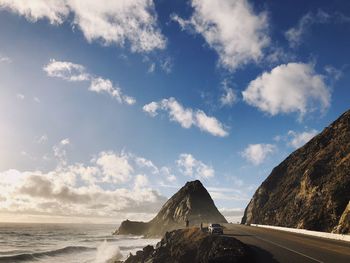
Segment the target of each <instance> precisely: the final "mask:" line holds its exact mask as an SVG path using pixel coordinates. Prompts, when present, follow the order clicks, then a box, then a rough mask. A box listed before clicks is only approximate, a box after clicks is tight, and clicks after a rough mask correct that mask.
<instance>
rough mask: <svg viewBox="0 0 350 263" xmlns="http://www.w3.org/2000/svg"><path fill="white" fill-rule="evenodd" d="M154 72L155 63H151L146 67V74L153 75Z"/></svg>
mask: <svg viewBox="0 0 350 263" xmlns="http://www.w3.org/2000/svg"><path fill="white" fill-rule="evenodd" d="M155 70H156V64H155V63H151V64H150V65H149V67H148V70H147V72H148V73H153V72H154V71H155Z"/></svg>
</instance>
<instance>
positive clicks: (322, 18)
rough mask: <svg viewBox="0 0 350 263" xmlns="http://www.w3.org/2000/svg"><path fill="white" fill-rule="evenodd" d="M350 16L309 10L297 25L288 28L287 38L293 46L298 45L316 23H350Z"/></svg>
mask: <svg viewBox="0 0 350 263" xmlns="http://www.w3.org/2000/svg"><path fill="white" fill-rule="evenodd" d="M348 22H350V17H349V16H345V15H343V14H341V13H327V12H325V11H323V10H320V9H319V10H317V12H308V13H307V14H305V15H304V16H303V17H302V18H301V19H300V20H299V22H298V24H297V25H296V26H295V27H292V28H290V29H288V30H287V31H286V33H285V37H286V39H287V40H288V41H289V45H290V46H291V47H297V46H299V45H300V44H301V42H302V38H303V36H304V35H305V34H306V32H307V31H308V30H309V29H310V27H311V26H312V25H315V24H326V23H348Z"/></svg>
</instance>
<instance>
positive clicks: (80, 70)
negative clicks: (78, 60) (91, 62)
mask: <svg viewBox="0 0 350 263" xmlns="http://www.w3.org/2000/svg"><path fill="white" fill-rule="evenodd" d="M43 70H44V71H45V72H46V73H47V75H48V76H50V77H57V78H62V79H64V80H68V81H86V80H89V79H90V75H89V74H87V73H86V70H85V67H84V66H82V65H79V64H74V63H72V62H69V61H56V60H54V59H51V60H50V63H48V64H47V65H46V66H45V67H44V68H43Z"/></svg>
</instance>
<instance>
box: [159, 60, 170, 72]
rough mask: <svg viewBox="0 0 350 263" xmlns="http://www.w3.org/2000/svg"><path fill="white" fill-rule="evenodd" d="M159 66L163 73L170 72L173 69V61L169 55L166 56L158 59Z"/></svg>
mask: <svg viewBox="0 0 350 263" xmlns="http://www.w3.org/2000/svg"><path fill="white" fill-rule="evenodd" d="M160 68H161V69H162V70H163V71H164V72H165V73H168V74H169V73H171V71H172V70H173V61H172V60H171V58H170V57H166V58H165V59H163V60H161V61H160Z"/></svg>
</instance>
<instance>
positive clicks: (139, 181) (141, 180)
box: [134, 174, 149, 189]
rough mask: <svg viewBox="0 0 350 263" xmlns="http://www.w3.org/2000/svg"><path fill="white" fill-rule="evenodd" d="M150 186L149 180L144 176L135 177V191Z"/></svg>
mask: <svg viewBox="0 0 350 263" xmlns="http://www.w3.org/2000/svg"><path fill="white" fill-rule="evenodd" d="M148 184H149V181H148V178H147V176H146V175H144V174H138V175H136V177H135V182H134V189H142V188H145V187H147V186H148Z"/></svg>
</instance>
